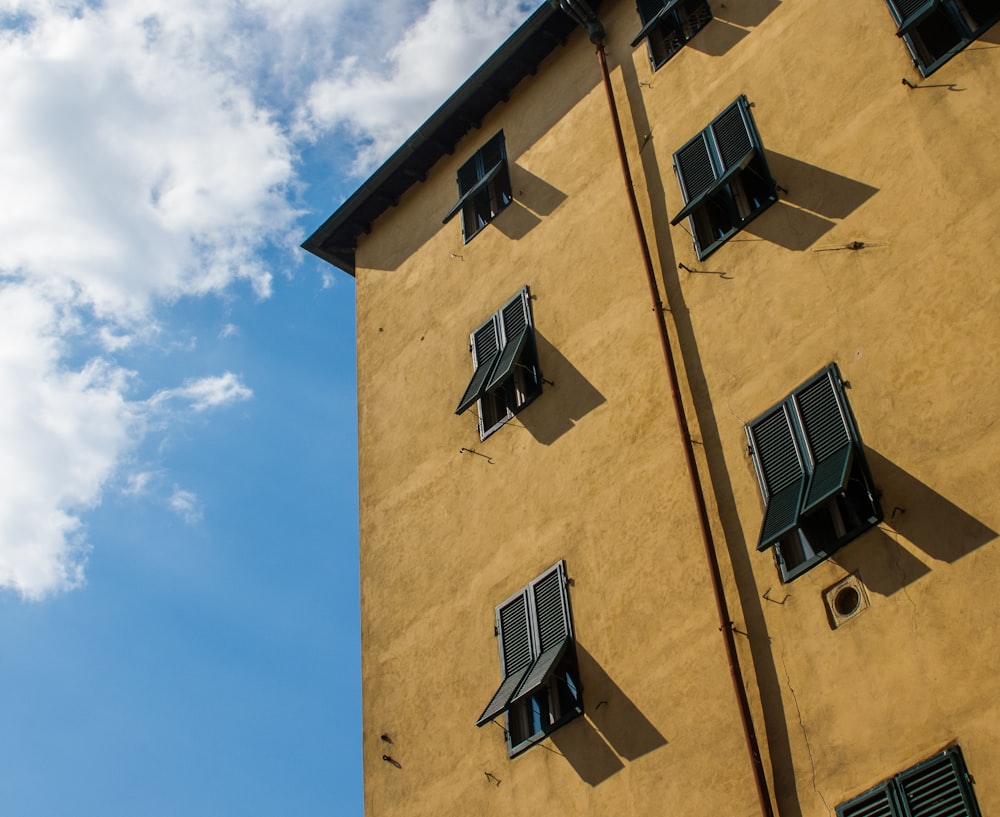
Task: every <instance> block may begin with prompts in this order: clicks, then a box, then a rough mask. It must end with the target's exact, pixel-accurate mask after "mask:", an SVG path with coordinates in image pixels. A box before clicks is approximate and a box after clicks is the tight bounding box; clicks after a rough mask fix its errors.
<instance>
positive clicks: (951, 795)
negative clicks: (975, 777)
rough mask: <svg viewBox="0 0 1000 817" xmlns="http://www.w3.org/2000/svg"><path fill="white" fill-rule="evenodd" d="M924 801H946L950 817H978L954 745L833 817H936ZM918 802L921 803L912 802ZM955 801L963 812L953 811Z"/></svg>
mask: <svg viewBox="0 0 1000 817" xmlns="http://www.w3.org/2000/svg"><path fill="white" fill-rule="evenodd" d="M928 797H937V798H938V799H937V801H936V802H934V803H933V804H930V805H933V806H939V805H940V803H941V800H942V799H943V798H947V799H948V806H949V807H948V814H950V815H954V817H982V815H981V812H980V811H979V803H978V801H977V800H976V793H975V791H974V790H973V788H972V779H971V777H970V776H969V770H968V767H967V766H966V765H965V758H964V756H963V755H962V748H961V747H960V746H959V745H958V744H955V745H953V746H949V747H947V748H946V749H943V750H942V751H940V752H938V753H937V754H936V755H934V756H933V757H929V758H927V760H923V761H921V762H920V763H917V764H916V765H914V766H911V767H910V768H909V769H906V770H904V771H902V772H900V773H899V774H896V775H893V776H892V777H890V778H889V779H888V780H883V781H882V782H881V783H879V784H878V785H877V786H873V787H872V788H870V789H868V790H867V791H864V792H862V793H861V794H859V795H857V796H855V797H852V798H851V799H850V800H847V801H845V802H843V803H841V804H840V805H839V806H837V817H866V815H873V814H879V815H883V817H910V815H911V814H930V813H935V814H936V813H937V811H934V812H931V811H928V810H927V806H928V805H929V804H928V803H927V801H926V799H927V798H928ZM918 799H920V800H921V802H919V803H917V802H916V801H917V800H918ZM956 801H961V802H960V805H961V807H962V808H963V809H964V810H963V811H962V812H961V813H960V812H957V811H955V810H954V807H955V806H956V805H959V804H958V803H957V802H956Z"/></svg>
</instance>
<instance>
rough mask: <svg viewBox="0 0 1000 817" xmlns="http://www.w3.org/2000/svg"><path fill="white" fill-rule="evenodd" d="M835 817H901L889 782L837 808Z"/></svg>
mask: <svg viewBox="0 0 1000 817" xmlns="http://www.w3.org/2000/svg"><path fill="white" fill-rule="evenodd" d="M837 817H901V815H900V814H899V811H898V810H897V808H896V804H895V801H894V799H893V792H892V786H891V785H890V781H886V782H885V783H881V784H879V785H878V786H876V787H875V788H874V789H871V790H870V791H866V792H865V793H864V794H861V795H858V796H857V797H855V798H854V799H853V800H849V801H848V802H846V803H844V804H843V805H840V806H837Z"/></svg>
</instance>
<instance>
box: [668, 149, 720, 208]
mask: <svg viewBox="0 0 1000 817" xmlns="http://www.w3.org/2000/svg"><path fill="white" fill-rule="evenodd" d="M674 164H675V165H676V166H677V175H678V176H680V180H681V191H682V192H683V193H684V201H686V202H688V201H693V200H694V199H697V198H698V197H699V196H701V195H703V194H704V193H706V192H708V191H709V190H711V189H712V187H713V186H714V185H715V179H716V172H715V166H714V165H713V164H712V157H711V155H710V154H709V150H708V143H707V141H706V139H705V132H704V131H702V132H701V133H699V134H698V135H697V136H696V137H695V138H694V139H693V140H692V141H691V142H689V143H688V144H687V145H685V146H684V147H682V148H681V149H680V150H679V151H677V153H676V154H675V156H674Z"/></svg>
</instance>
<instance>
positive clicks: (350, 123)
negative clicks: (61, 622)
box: [0, 0, 530, 599]
mask: <svg viewBox="0 0 1000 817" xmlns="http://www.w3.org/2000/svg"><path fill="white" fill-rule="evenodd" d="M528 11H530V9H528V8H527V6H525V5H523V4H522V3H518V2H516V0H480V1H479V2H469V1H468V0H464V1H463V0H432V1H431V3H430V6H429V8H427V9H426V10H425V9H424V7H423V6H421V5H418V4H414V3H412V0H384V2H382V3H380V4H378V6H377V7H374V6H373V5H372V4H370V3H368V2H363V0H297V2H295V3H288V2H287V0H219V2H210V3H205V2H204V0H172V2H171V3H170V4H169V5H167V4H165V3H163V2H162V0H103V2H90V0H80V1H79V2H76V0H0V110H2V111H3V116H2V117H0V190H2V191H3V195H2V196H0V404H2V405H0V484H3V485H4V492H3V493H2V494H0V589H8V590H13V591H15V592H17V593H19V594H20V595H21V596H22V597H24V598H28V599H38V598H43V597H45V596H46V595H49V594H51V593H55V592H59V591H63V590H66V589H69V588H72V587H75V586H77V585H79V584H80V583H81V582H83V580H84V567H85V563H86V556H87V552H88V549H89V547H90V546H91V545H90V543H89V542H88V540H87V537H86V527H85V515H86V513H87V511H88V510H90V509H92V508H94V507H96V506H97V505H98V504H99V503H100V501H101V497H102V494H103V492H104V490H105V489H106V488H107V486H108V484H109V482H110V481H111V480H112V479H113V478H114V477H116V475H117V476H120V477H121V478H122V480H123V482H122V483H121V485H122V492H123V494H124V495H126V496H132V497H136V498H138V497H142V496H149V495H155V494H159V495H161V496H165V495H169V496H170V499H169V500H168V501H167V504H168V505H169V507H171V508H173V509H174V510H175V511H177V512H178V513H181V514H182V515H183V516H184V517H185V518H186V519H188V520H189V521H196V520H197V518H198V516H199V515H200V513H201V511H200V509H199V507H198V501H197V497H195V496H194V494H192V493H190V492H188V491H184V490H181V489H179V488H177V489H175V490H174V491H173V493H170V488H169V487H168V485H169V482H166V481H165V478H164V475H163V474H162V473H161V472H160V471H158V470H157V468H156V465H155V463H154V464H151V465H150V466H149V467H146V468H143V469H140V470H137V471H136V472H134V473H132V474H130V475H125V474H121V473H120V472H121V471H122V470H123V465H124V463H125V462H126V461H127V460H128V457H129V456H130V454H131V452H134V450H135V449H136V447H137V446H138V445H139V443H140V442H141V441H142V440H143V439H144V435H147V434H150V433H153V432H160V431H163V432H166V431H167V430H168V429H169V426H170V425H171V424H172V423H175V422H178V419H179V417H180V416H181V415H180V414H179V412H178V409H179V408H183V409H188V410H190V411H194V412H206V411H208V410H209V409H217V408H224V407H226V406H230V405H233V404H235V403H237V402H239V401H244V400H247V399H249V398H250V397H251V396H252V392H251V390H250V388H249V387H248V386H247V385H246V384H245V383H243V382H242V380H241V379H240V377H238V376H237V375H236V374H234V373H232V372H224V373H223V374H221V375H217V376H211V377H203V378H201V379H191V380H187V381H184V382H183V385H181V386H179V387H175V388H165V389H160V390H159V391H157V392H156V393H155V394H153V395H152V396H151V397H146V398H145V399H144V396H143V395H142V394H137V392H139V391H140V390H141V389H142V388H143V386H144V384H146V383H150V382H158V381H160V378H158V377H157V376H156V374H155V373H154V372H152V371H144V370H140V371H137V372H132V371H130V370H129V366H126V365H123V364H122V363H120V362H119V361H118V359H119V358H120V357H121V356H123V355H125V354H128V355H130V358H129V359H130V360H142V361H146V362H144V363H143V364H142V365H145V366H150V365H154V364H150V363H149V362H148V360H149V359H150V356H148V355H146V356H144V355H143V354H142V351H143V350H144V349H148V348H149V346H150V344H151V343H155V344H157V346H156V348H157V349H159V350H160V351H161V352H163V353H164V354H166V353H167V352H168V351H169V353H170V354H171V355H173V359H174V360H177V359H178V357H179V356H181V355H183V354H192V355H193V354H195V352H196V348H197V344H196V339H195V337H194V332H189V333H188V335H189V336H190V337H191V342H190V343H189V344H178V334H177V333H174V332H171V331H170V318H171V313H170V311H169V307H170V305H171V304H174V303H177V302H178V301H180V300H181V299H183V298H190V297H198V296H202V295H205V294H208V293H220V292H223V291H224V290H227V289H228V288H231V287H233V286H234V285H236V286H237V287H238V288H239V287H245V288H247V289H248V290H249V291H250V292H252V293H253V295H254V296H255V297H257V298H265V297H268V296H269V295H270V294H271V276H272V271H271V266H272V264H273V262H271V263H265V262H264V260H263V255H262V250H265V249H277V250H278V251H279V252H280V251H282V250H284V249H286V248H290V247H292V246H294V245H296V244H297V243H298V242H299V240H300V239H301V235H299V234H298V233H297V228H296V226H295V225H296V219H297V218H298V216H299V213H298V212H297V210H296V205H295V204H294V203H293V202H294V201H295V199H296V197H297V195H298V191H299V188H300V185H301V182H300V180H299V179H298V178H297V176H296V172H297V164H296V163H297V161H298V157H297V150H298V147H299V144H297V143H296V141H295V140H296V139H299V138H307V139H312V138H319V137H322V136H324V134H327V135H328V134H329V133H331V132H338V133H339V132H343V131H345V130H346V131H347V132H350V133H351V134H353V136H354V137H355V138H356V139H357V140H358V144H359V145H361V149H360V151H361V152H360V154H359V156H358V160H357V162H356V163H355V169H356V170H359V171H360V170H361V169H367V168H369V167H370V166H371V164H372V163H373V162H375V161H377V160H378V159H379V158H382V157H383V156H384V155H386V154H387V153H388V152H389V151H390V150H391V149H392V148H394V147H395V146H396V145H397V144H398V143H399V142H400V141H402V139H403V138H405V137H406V136H407V135H408V134H409V132H410V131H411V130H412V129H413V128H414V127H415V126H416V125H417V124H419V121H420V119H421V118H423V117H424V116H426V115H427V114H429V113H430V112H431V111H432V110H433V109H434V107H436V106H437V105H438V104H440V102H441V101H443V99H444V98H445V97H446V96H447V95H448V94H449V93H450V92H451V91H452V90H454V88H455V87H457V85H458V84H459V83H460V82H461V81H462V79H463V78H464V77H465V76H467V75H468V73H469V71H470V70H472V69H473V68H474V67H475V65H476V64H477V63H479V62H481V61H482V58H483V55H484V54H486V53H488V52H489V51H490V50H492V49H493V48H494V47H495V46H496V45H498V44H499V42H500V41H501V40H502V39H503V37H504V36H506V34H507V33H508V32H509V31H510V30H512V29H513V28H514V27H515V25H516V24H517V23H518V22H520V20H521V19H523V17H524V16H525V15H526V13H527V12H528ZM387 52H388V56H387V57H386V58H385V59H382V58H381V57H380V55H382V54H386V53H387ZM303 100H308V104H303ZM293 112H294V116H295V117H297V118H296V119H295V122H294V123H293V122H292V119H293ZM290 258H291V256H290V255H289V256H288V258H287V259H286V260H285V261H283V262H282V263H283V264H284V265H285V266H287V267H291V266H293V263H294V262H293V261H291V260H289V259H290ZM330 281H331V279H330V278H329V277H324V278H323V280H322V284H321V285H322V286H323V287H327V286H329V284H330ZM199 328H200V327H199ZM233 331H235V327H228V326H227V327H226V328H224V329H223V331H222V333H221V336H222V337H228V336H230V335H231V334H232V332H233ZM154 359H155V356H154ZM131 365H134V366H136V365H137V364H131ZM182 378H183V375H181V376H180V377H178V378H177V379H182ZM175 382H176V381H175ZM147 394H148V392H147ZM164 491H166V493H163V492H164Z"/></svg>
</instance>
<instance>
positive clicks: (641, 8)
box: [631, 0, 713, 71]
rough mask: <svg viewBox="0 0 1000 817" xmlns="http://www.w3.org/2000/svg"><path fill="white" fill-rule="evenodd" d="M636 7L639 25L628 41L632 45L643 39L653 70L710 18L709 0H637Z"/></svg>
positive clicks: (675, 51) (685, 42)
mask: <svg viewBox="0 0 1000 817" xmlns="http://www.w3.org/2000/svg"><path fill="white" fill-rule="evenodd" d="M636 11H637V12H638V14H639V20H640V21H641V22H642V28H641V29H640V30H639V33H638V34H636V36H635V38H634V39H633V40H632V43H631V45H632V48H635V47H636V46H637V45H638V44H639V43H641V42H642V41H643V40H645V41H646V48H647V52H648V54H649V62H650V65H651V66H652V69H653V71H657V70H659V69H660V68H662V67H663V66H664V65H666V64H667V62H669V61H670V59H671V58H673V57H674V56H676V55H677V54H678V53H680V51H681V49H683V48H684V46H685V45H687V44H688V43H689V42H690V41H691V40H692V39H693V38H694V37H695V35H696V34H697V33H698V32H699V31H701V30H702V29H703V28H704V27H705V26H707V25H708V24H709V23H710V22H711V21H712V19H713V15H712V7H711V6H710V5H709V3H708V0H636ZM706 13H707V16H706ZM670 34H673V35H675V36H674V38H673V39H671V37H670Z"/></svg>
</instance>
